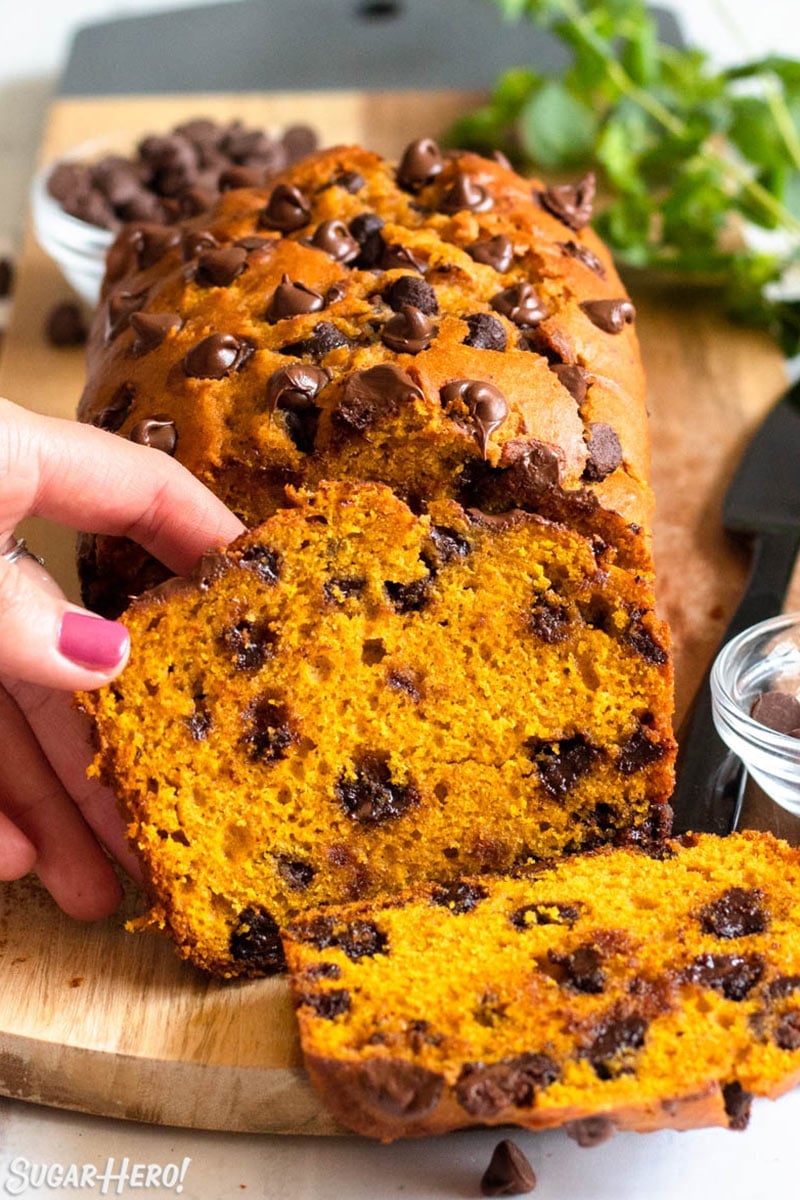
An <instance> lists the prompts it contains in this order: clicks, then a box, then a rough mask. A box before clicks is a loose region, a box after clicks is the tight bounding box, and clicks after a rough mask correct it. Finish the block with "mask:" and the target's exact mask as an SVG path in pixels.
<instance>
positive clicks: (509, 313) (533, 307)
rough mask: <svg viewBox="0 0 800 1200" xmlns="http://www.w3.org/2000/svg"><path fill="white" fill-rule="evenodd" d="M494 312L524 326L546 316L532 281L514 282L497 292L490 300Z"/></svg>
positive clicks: (544, 307) (545, 309)
mask: <svg viewBox="0 0 800 1200" xmlns="http://www.w3.org/2000/svg"><path fill="white" fill-rule="evenodd" d="M490 303H491V305H492V308H493V309H494V310H495V312H499V313H500V314H501V315H502V316H504V317H508V319H509V321H513V322H514V324H515V325H519V326H520V327H521V328H526V327H527V326H529V325H536V324H537V323H538V322H539V321H543V320H544V319H545V317H546V316H547V308H546V306H545V304H544V302H543V300H542V298H541V296H540V295H539V293H538V292H537V291H536V288H535V287H534V286H533V284H532V283H514V284H512V285H511V287H507V288H504V289H503V291H502V292H498V293H497V295H496V296H493V297H492V299H491V301H490Z"/></svg>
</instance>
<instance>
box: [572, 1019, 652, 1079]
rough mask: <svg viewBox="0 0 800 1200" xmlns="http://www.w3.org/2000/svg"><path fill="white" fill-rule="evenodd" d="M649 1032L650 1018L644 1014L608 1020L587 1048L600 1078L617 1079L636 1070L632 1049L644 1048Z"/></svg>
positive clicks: (587, 1054)
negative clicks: (648, 1021) (648, 1023)
mask: <svg viewBox="0 0 800 1200" xmlns="http://www.w3.org/2000/svg"><path fill="white" fill-rule="evenodd" d="M646 1034H647V1021H645V1020H644V1018H643V1017H636V1016H631V1017H622V1018H620V1019H619V1020H615V1019H613V1018H612V1019H611V1020H609V1021H607V1022H606V1024H605V1025H604V1026H603V1027H602V1029H601V1032H600V1033H599V1034H598V1035H597V1036H596V1037H595V1038H594V1040H593V1041H592V1043H591V1045H590V1046H589V1048H588V1050H587V1052H586V1057H587V1058H588V1059H589V1062H590V1063H591V1064H592V1066H593V1067H594V1071H595V1074H596V1075H597V1077H598V1079H614V1078H615V1077H616V1076H617V1075H627V1074H629V1073H630V1072H632V1071H633V1065H632V1062H631V1059H632V1055H631V1051H633V1050H640V1049H641V1047H642V1046H643V1045H644V1041H645V1036H646Z"/></svg>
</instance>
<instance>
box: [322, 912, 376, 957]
mask: <svg viewBox="0 0 800 1200" xmlns="http://www.w3.org/2000/svg"><path fill="white" fill-rule="evenodd" d="M388 943H389V939H388V938H387V936H386V934H385V933H384V932H383V930H382V929H379V928H378V926H377V925H376V924H375V922H374V921H351V922H350V924H349V925H348V926H347V927H346V928H345V929H344V930H342V931H341V932H339V933H337V934H336V936H335V939H334V941H333V942H332V943H331V945H333V946H338V947H339V949H340V950H343V951H344V953H345V954H346V955H347V957H348V958H349V959H351V960H352V961H353V962H358V961H359V959H362V958H374V957H375V955H376V954H388V953H389V951H388V949H387V947H388Z"/></svg>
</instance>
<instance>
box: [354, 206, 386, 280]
mask: <svg viewBox="0 0 800 1200" xmlns="http://www.w3.org/2000/svg"><path fill="white" fill-rule="evenodd" d="M383 226H384V220H383V217H379V216H378V214H377V213H372V212H364V213H359V214H358V216H357V217H353V219H352V221H351V222H350V224H349V225H348V229H349V231H350V233H351V234H352V235H353V237H354V238H355V239H356V241H357V242H358V244H359V246H360V247H361V253H360V254H359V256H358V258H357V259H356V260H355V262H354V263H353V266H356V267H360V268H361V269H362V270H364V271H368V270H370V269H371V268H372V267H376V266H377V265H378V263H379V262H380V258H381V255H382V254H383V251H384V243H383V238H382V237H381V229H383Z"/></svg>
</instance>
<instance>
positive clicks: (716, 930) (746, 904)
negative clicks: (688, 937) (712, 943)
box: [699, 887, 767, 939]
mask: <svg viewBox="0 0 800 1200" xmlns="http://www.w3.org/2000/svg"><path fill="white" fill-rule="evenodd" d="M763 899H764V894H763V892H762V891H761V889H760V888H740V887H731V888H728V889H727V890H726V891H724V892H723V893H722V895H721V896H720V898H719V899H718V900H713V901H712V902H711V903H710V904H706V905H705V907H704V908H702V909H701V910H700V913H699V920H700V925H701V927H702V929H703V932H704V933H711V934H714V936H715V937H718V938H725V939H729V938H740V937H751V936H752V935H753V934H756V933H763V932H764V930H765V929H766V928H767V915H766V913H765V912H764V909H763V907H762V901H763Z"/></svg>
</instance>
